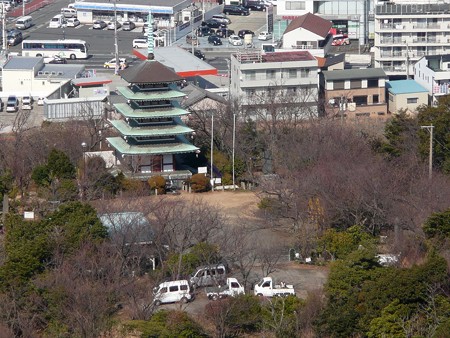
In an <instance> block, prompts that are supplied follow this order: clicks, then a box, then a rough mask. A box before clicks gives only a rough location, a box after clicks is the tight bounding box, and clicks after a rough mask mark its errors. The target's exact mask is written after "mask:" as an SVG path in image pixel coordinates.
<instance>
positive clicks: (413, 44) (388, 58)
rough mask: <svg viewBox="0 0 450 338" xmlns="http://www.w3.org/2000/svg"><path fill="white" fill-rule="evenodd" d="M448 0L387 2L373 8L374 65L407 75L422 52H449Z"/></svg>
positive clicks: (442, 53) (400, 76)
mask: <svg viewBox="0 0 450 338" xmlns="http://www.w3.org/2000/svg"><path fill="white" fill-rule="evenodd" d="M449 27H450V4H449V3H443V2H437V1H427V2H426V3H424V2H423V1H422V3H411V2H409V1H408V2H404V1H396V2H387V3H385V4H382V5H377V6H376V8H375V45H374V58H375V67H377V68H382V69H383V70H384V71H385V72H386V74H388V75H389V76H390V77H391V76H398V78H407V77H408V75H412V74H413V73H414V69H413V66H414V63H416V62H417V61H418V60H419V59H420V58H421V57H423V56H426V55H445V54H450V31H449V29H448V28H449Z"/></svg>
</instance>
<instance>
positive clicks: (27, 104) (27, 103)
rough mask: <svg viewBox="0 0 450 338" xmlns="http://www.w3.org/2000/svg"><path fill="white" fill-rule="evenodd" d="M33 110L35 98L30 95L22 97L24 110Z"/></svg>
mask: <svg viewBox="0 0 450 338" xmlns="http://www.w3.org/2000/svg"><path fill="white" fill-rule="evenodd" d="M32 108H33V98H32V97H31V96H29V95H27V96H24V97H22V109H23V110H31V109H32Z"/></svg>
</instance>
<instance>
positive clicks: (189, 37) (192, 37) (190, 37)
mask: <svg viewBox="0 0 450 338" xmlns="http://www.w3.org/2000/svg"><path fill="white" fill-rule="evenodd" d="M186 43H188V44H190V45H192V44H193V45H194V46H198V45H199V44H200V41H198V39H197V37H196V36H195V35H191V34H188V35H186Z"/></svg>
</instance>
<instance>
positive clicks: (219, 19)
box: [211, 14, 231, 25]
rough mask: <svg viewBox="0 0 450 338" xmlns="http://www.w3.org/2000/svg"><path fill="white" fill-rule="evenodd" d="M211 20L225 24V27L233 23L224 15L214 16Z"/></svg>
mask: <svg viewBox="0 0 450 338" xmlns="http://www.w3.org/2000/svg"><path fill="white" fill-rule="evenodd" d="M211 19H212V20H216V21H217V22H220V23H224V24H225V25H229V24H230V23H231V20H230V19H229V18H228V17H227V16H226V15H224V14H216V15H213V16H212V18H211Z"/></svg>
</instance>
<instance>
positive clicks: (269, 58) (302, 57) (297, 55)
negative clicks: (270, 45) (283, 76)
mask: <svg viewBox="0 0 450 338" xmlns="http://www.w3.org/2000/svg"><path fill="white" fill-rule="evenodd" d="M312 60H315V58H314V56H312V55H311V53H310V52H308V51H305V50H302V51H295V52H274V53H267V54H263V55H262V61H263V62H287V61H312Z"/></svg>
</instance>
